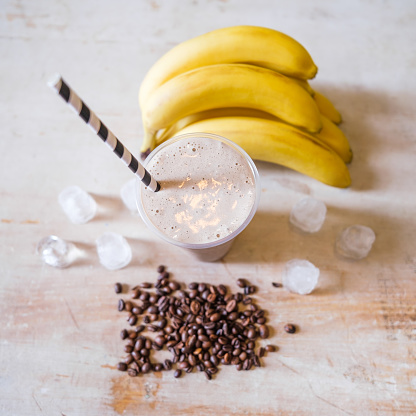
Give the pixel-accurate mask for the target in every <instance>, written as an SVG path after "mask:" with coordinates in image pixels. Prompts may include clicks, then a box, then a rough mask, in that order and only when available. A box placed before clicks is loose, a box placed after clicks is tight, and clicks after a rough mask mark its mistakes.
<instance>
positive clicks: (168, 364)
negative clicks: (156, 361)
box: [163, 359, 172, 371]
mask: <svg viewBox="0 0 416 416" xmlns="http://www.w3.org/2000/svg"><path fill="white" fill-rule="evenodd" d="M163 368H164V369H165V370H166V371H169V370H171V369H172V361H171V360H168V359H166V360H165V361H164V362H163Z"/></svg>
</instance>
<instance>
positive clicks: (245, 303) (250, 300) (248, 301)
mask: <svg viewBox="0 0 416 416" xmlns="http://www.w3.org/2000/svg"><path fill="white" fill-rule="evenodd" d="M242 302H243V305H250V304H251V303H252V302H253V298H251V297H250V296H247V297H245V298H244V299H243V301H242Z"/></svg>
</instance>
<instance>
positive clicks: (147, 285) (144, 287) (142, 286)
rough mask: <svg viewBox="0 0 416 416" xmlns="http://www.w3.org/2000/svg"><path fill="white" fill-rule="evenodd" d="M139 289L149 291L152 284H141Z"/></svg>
mask: <svg viewBox="0 0 416 416" xmlns="http://www.w3.org/2000/svg"><path fill="white" fill-rule="evenodd" d="M139 287H141V288H142V289H150V288H151V287H152V284H151V283H149V282H143V283H140V285H139Z"/></svg>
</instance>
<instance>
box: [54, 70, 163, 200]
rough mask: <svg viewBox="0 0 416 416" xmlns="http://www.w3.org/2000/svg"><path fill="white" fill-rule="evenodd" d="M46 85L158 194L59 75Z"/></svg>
mask: <svg viewBox="0 0 416 416" xmlns="http://www.w3.org/2000/svg"><path fill="white" fill-rule="evenodd" d="M48 85H49V86H50V87H51V88H52V89H54V90H55V91H56V92H57V93H58V94H59V95H60V96H61V97H62V98H63V99H64V100H65V101H66V103H67V104H68V105H69V106H70V107H71V108H72V109H73V110H74V111H75V112H76V113H77V114H78V115H79V116H80V117H81V118H82V119H83V120H84V121H85V122H86V123H87V124H88V126H89V127H91V129H92V130H93V131H94V132H95V133H96V134H97V135H98V136H99V137H100V138H101V139H102V140H103V142H104V143H105V144H106V145H107V146H108V147H109V148H110V149H111V150H112V151H113V152H114V153H115V154H116V155H117V156H118V157H119V158H120V159H121V160H122V161H123V162H124V163H125V164H126V165H127V166H128V167H129V169H130V170H131V171H132V172H133V173H134V174H135V175H136V176H137V177H138V178H139V179H140V180H141V181H142V182H143V183H144V184H145V185H146V186H147V187H149V188H150V189H151V190H152V191H154V192H158V191H159V190H160V184H159V182H157V181H156V180H155V179H154V178H153V177H152V176H151V175H150V173H149V172H148V171H147V170H146V169H145V168H144V167H143V166H142V164H141V163H140V162H139V161H138V160H137V159H136V158H135V157H134V156H133V155H132V154H131V153H130V151H129V150H128V149H127V147H125V146H124V145H123V143H121V142H120V140H118V139H117V137H116V136H115V135H114V134H113V133H112V132H111V131H110V130H109V129H108V128H107V127H106V126H105V124H104V123H103V122H102V121H101V120H100V119H99V118H98V117H97V116H96V115H95V113H94V112H93V111H91V110H90V109H89V108H88V107H87V106H86V105H85V103H84V102H83V101H82V100H81V99H80V98H79V97H78V95H77V94H76V93H75V92H74V90H72V89H71V88H70V87H69V85H68V84H67V83H65V81H64V80H63V79H62V77H61V76H60V75H59V74H56V75H55V76H54V77H53V78H52V79H51V80H50V81H49V82H48Z"/></svg>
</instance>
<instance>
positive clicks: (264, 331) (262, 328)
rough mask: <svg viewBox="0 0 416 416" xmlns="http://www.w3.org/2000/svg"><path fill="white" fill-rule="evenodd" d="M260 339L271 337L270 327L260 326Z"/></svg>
mask: <svg viewBox="0 0 416 416" xmlns="http://www.w3.org/2000/svg"><path fill="white" fill-rule="evenodd" d="M259 334H260V338H262V339H266V338H268V337H269V327H268V326H266V325H260V327H259Z"/></svg>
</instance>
